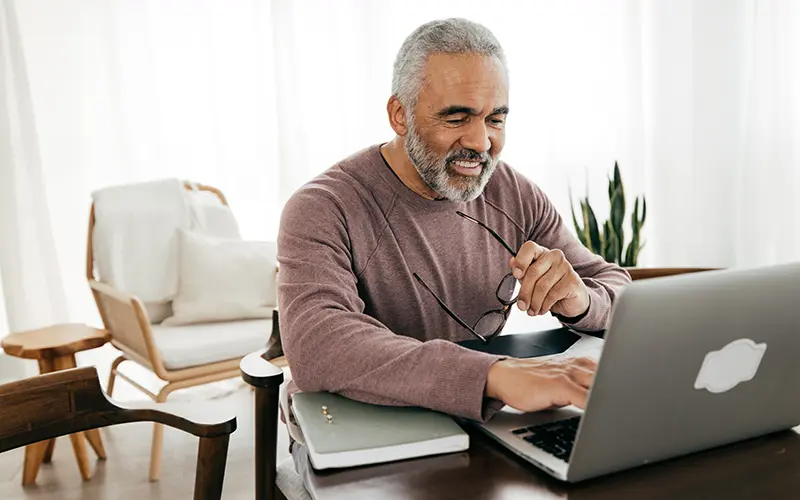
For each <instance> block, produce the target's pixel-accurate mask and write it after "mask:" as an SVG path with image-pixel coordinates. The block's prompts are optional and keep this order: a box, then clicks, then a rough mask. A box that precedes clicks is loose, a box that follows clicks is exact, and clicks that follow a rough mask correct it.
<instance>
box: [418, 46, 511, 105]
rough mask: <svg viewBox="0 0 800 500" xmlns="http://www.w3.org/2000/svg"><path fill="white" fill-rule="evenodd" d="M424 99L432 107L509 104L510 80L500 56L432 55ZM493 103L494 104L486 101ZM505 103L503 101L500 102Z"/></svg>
mask: <svg viewBox="0 0 800 500" xmlns="http://www.w3.org/2000/svg"><path fill="white" fill-rule="evenodd" d="M420 98H421V99H425V98H427V99H426V100H430V101H435V102H430V103H429V104H430V105H432V106H452V105H458V104H460V105H467V106H473V105H482V104H486V105H490V106H499V105H507V104H508V103H507V102H505V101H507V100H508V81H507V76H506V72H505V68H504V67H503V63H502V62H501V61H500V59H498V58H497V57H493V56H486V55H481V54H458V55H454V54H432V55H431V56H430V57H429V58H428V64H427V68H426V75H425V83H424V85H423V88H422V94H421V95H420ZM487 100H491V101H492V102H491V103H489V102H485V101H487ZM500 101H504V102H500Z"/></svg>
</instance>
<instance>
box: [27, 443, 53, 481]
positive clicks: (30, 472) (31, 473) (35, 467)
mask: <svg viewBox="0 0 800 500" xmlns="http://www.w3.org/2000/svg"><path fill="white" fill-rule="evenodd" d="M46 448H47V441H40V442H38V443H33V444H29V445H28V446H26V447H25V466H24V467H23V469H22V486H28V485H30V484H34V483H35V482H36V475H37V474H38V473H39V466H40V465H41V464H42V458H44V452H45V449H46Z"/></svg>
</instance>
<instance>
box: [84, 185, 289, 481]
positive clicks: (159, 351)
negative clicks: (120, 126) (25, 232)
mask: <svg viewBox="0 0 800 500" xmlns="http://www.w3.org/2000/svg"><path fill="white" fill-rule="evenodd" d="M186 188H187V189H192V186H190V185H188V184H187V185H186ZM196 188H197V189H198V190H200V191H206V192H210V193H213V194H214V195H216V197H217V198H218V199H219V201H220V202H221V203H222V204H223V205H225V206H227V204H228V203H227V200H226V199H225V196H224V195H223V194H222V192H220V191H219V190H218V189H216V188H214V187H211V186H204V185H199V186H196ZM94 226H95V210H94V205H92V209H91V212H90V216H89V231H88V241H87V246H86V279H87V280H88V282H89V286H90V287H91V290H92V294H93V295H94V299H95V302H96V303H97V308H98V311H99V313H100V317H101V318H102V321H103V324H104V326H105V329H106V330H107V331H108V332H109V333H110V334H111V344H112V345H113V346H114V347H116V348H117V349H119V350H120V351H122V355H121V356H119V357H118V358H117V359H115V360H114V362H113V363H112V365H111V373H110V375H109V379H108V385H107V388H106V390H107V392H108V395H109V396H112V395H113V391H114V382H115V380H116V377H118V376H119V377H121V378H123V379H124V380H126V381H127V382H129V383H130V384H131V385H133V386H134V387H136V388H137V389H139V390H140V391H142V392H144V393H145V394H146V395H147V396H149V397H150V398H151V399H153V400H154V401H156V402H158V403H163V402H165V401H166V400H167V397H168V396H169V394H170V393H172V392H174V391H176V390H179V389H185V388H188V387H193V386H197V385H202V384H207V383H210V382H216V381H219V380H225V379H230V378H235V377H238V376H239V361H240V360H241V359H242V357H244V356H245V355H246V354H247V353H249V352H252V351H253V350H255V349H258V348H260V347H262V346H264V345H266V343H267V341H268V339H269V337H270V335H271V334H272V332H275V331H277V319H276V318H273V320H269V319H264V320H250V321H242V322H237V321H231V322H225V323H215V324H207V325H199V326H198V325H187V326H179V327H162V326H161V325H158V324H152V322H151V319H150V317H149V315H148V305H147V304H145V303H143V302H142V301H141V300H140V299H139V298H138V297H135V296H134V295H132V294H129V293H126V292H124V291H122V290H118V289H115V288H114V287H112V286H110V285H109V284H107V283H104V282H102V281H101V280H102V277H98V276H97V275H96V273H95V259H94V254H93V231H94ZM254 328H255V331H253V329H254ZM201 338H206V339H207V338H213V339H221V340H214V341H213V342H216V344H214V343H212V342H210V341H209V342H205V344H207V345H204V344H202V343H201V342H200V339H201ZM234 341H235V346H236V348H235V349H234V348H233V347H232V346H233V345H234ZM187 344H191V345H195V346H199V348H200V349H205V351H204V352H203V353H201V354H203V356H202V357H204V358H207V359H208V361H206V362H197V361H193V362H191V363H188V365H187V363H178V362H176V361H175V357H176V356H173V357H169V356H168V354H169V353H170V352H177V353H178V354H180V353H181V352H182V349H184V348H185V347H186V345H187ZM197 348H198V347H195V349H197ZM222 351H225V352H222ZM220 352H222V353H221V354H220ZM128 360H131V361H134V362H136V363H138V364H139V365H141V366H143V367H145V368H147V369H149V370H151V371H152V372H153V373H154V374H155V375H156V376H157V377H158V378H159V379H161V380H163V381H164V382H166V384H165V385H164V386H163V387H162V388H161V389H160V390H159V392H158V393H157V394H155V393H153V392H151V391H150V390H148V389H147V388H145V387H144V386H142V385H141V384H139V383H138V382H136V381H135V380H133V379H131V378H130V377H129V376H127V375H125V374H124V373H122V372H120V371H119V370H118V368H119V365H120V364H121V363H123V362H125V361H128ZM274 362H275V363H278V364H281V363H284V360H283V358H282V357H281V358H278V359H276V360H274ZM163 432H164V429H163V427H162V426H161V425H160V424H156V425H155V428H154V431H153V444H152V448H151V457H150V480H151V481H156V480H158V478H159V473H160V467H161V456H162V447H163Z"/></svg>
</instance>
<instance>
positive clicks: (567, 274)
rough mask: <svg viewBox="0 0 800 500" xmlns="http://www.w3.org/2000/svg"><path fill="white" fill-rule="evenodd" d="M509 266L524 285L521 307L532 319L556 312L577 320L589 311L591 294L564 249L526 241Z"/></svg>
mask: <svg viewBox="0 0 800 500" xmlns="http://www.w3.org/2000/svg"><path fill="white" fill-rule="evenodd" d="M509 265H510V266H511V271H512V272H513V273H514V277H515V278H517V279H518V280H520V282H521V286H520V292H519V298H518V299H517V307H519V308H520V310H521V311H528V315H529V316H537V315H539V314H544V313H546V312H548V311H552V312H554V313H556V314H560V315H562V316H565V317H567V318H575V317H577V316H580V315H581V314H583V313H585V312H586V311H587V310H588V309H589V291H588V290H587V289H586V285H584V284H583V280H581V277H580V276H578V273H576V272H575V270H574V269H572V265H571V264H570V263H569V261H568V260H567V259H566V257H564V252H562V251H561V250H559V249H555V250H549V249H547V248H544V247H542V246H539V245H537V244H536V243H534V242H532V241H526V242H525V243H524V244H523V245H522V247H521V248H520V249H519V252H518V253H517V256H516V257H512V258H511V260H510V261H509Z"/></svg>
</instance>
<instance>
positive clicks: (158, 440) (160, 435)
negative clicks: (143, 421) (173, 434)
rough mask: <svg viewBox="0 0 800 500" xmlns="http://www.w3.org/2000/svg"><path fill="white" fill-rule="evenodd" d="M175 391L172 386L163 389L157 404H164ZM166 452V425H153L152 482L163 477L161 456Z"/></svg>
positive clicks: (159, 393) (168, 385)
mask: <svg viewBox="0 0 800 500" xmlns="http://www.w3.org/2000/svg"><path fill="white" fill-rule="evenodd" d="M172 391H173V387H172V384H167V385H165V386H164V387H162V388H161V390H160V391H159V392H158V395H157V396H156V403H164V402H165V401H166V400H167V396H169V393H171V392H172ZM163 450H164V425H163V424H155V425H153V444H152V447H151V449H150V481H153V482H155V481H158V479H159V478H160V477H161V455H162V453H163Z"/></svg>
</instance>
